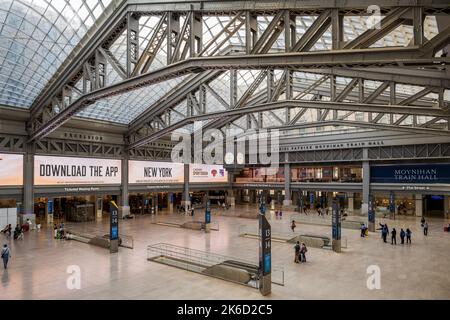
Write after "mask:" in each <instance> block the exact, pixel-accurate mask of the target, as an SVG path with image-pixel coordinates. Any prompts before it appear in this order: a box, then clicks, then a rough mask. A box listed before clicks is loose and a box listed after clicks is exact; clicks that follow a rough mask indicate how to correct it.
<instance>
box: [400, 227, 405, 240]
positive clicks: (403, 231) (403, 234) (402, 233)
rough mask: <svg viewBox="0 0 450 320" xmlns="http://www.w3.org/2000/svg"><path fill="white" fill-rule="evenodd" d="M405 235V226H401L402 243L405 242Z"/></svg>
mask: <svg viewBox="0 0 450 320" xmlns="http://www.w3.org/2000/svg"><path fill="white" fill-rule="evenodd" d="M405 236H406V233H405V230H403V228H401V229H400V243H401V244H405Z"/></svg>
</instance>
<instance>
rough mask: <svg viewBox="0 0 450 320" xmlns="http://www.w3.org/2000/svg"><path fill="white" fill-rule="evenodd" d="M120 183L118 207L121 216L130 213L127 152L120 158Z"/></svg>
mask: <svg viewBox="0 0 450 320" xmlns="http://www.w3.org/2000/svg"><path fill="white" fill-rule="evenodd" d="M121 169H122V185H121V193H120V209H121V211H122V218H123V217H125V216H127V215H129V214H130V205H129V201H128V197H129V195H128V154H127V155H125V156H124V158H123V159H122V168H121Z"/></svg>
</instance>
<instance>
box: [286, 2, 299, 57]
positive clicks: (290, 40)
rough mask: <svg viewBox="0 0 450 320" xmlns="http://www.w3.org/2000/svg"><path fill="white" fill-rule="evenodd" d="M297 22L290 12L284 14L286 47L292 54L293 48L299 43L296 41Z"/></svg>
mask: <svg viewBox="0 0 450 320" xmlns="http://www.w3.org/2000/svg"><path fill="white" fill-rule="evenodd" d="M295 25H296V21H295V15H292V14H291V12H290V10H285V12H284V46H285V51H286V52H290V51H291V49H292V46H293V45H294V44H295V43H296V42H297V41H296V40H297V39H296V27H295Z"/></svg>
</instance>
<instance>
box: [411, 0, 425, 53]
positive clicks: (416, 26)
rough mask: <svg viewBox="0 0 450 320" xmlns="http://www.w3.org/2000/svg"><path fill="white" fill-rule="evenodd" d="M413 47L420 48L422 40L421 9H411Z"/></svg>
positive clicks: (422, 17)
mask: <svg viewBox="0 0 450 320" xmlns="http://www.w3.org/2000/svg"><path fill="white" fill-rule="evenodd" d="M412 10H413V33H414V36H413V45H414V46H421V45H422V44H423V38H424V32H423V31H424V27H423V21H424V14H423V8H422V7H413V9H412Z"/></svg>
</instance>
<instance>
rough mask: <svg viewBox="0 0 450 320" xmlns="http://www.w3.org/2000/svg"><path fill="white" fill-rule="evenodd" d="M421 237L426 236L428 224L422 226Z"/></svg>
mask: <svg viewBox="0 0 450 320" xmlns="http://www.w3.org/2000/svg"><path fill="white" fill-rule="evenodd" d="M423 235H424V236H428V222H426V221H425V223H424V224H423Z"/></svg>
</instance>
